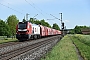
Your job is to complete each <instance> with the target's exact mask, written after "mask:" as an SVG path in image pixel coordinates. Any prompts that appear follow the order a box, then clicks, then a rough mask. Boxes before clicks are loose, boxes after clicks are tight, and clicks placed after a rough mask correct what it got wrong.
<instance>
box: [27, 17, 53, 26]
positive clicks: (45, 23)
mask: <svg viewBox="0 0 90 60" xmlns="http://www.w3.org/2000/svg"><path fill="white" fill-rule="evenodd" d="M29 22H31V23H34V24H37V25H38V24H40V25H43V26H47V27H50V28H51V26H50V24H49V23H48V22H45V20H44V19H43V20H40V21H39V20H35V19H34V18H30V20H29Z"/></svg>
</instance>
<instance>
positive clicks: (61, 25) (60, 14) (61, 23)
mask: <svg viewBox="0 0 90 60" xmlns="http://www.w3.org/2000/svg"><path fill="white" fill-rule="evenodd" d="M59 14H60V15H61V16H60V17H61V20H60V21H61V29H62V13H59Z"/></svg>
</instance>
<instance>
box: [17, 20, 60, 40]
mask: <svg viewBox="0 0 90 60" xmlns="http://www.w3.org/2000/svg"><path fill="white" fill-rule="evenodd" d="M60 34H61V31H59V30H56V29H52V28H49V27H46V26H42V25H36V24H32V23H30V22H19V23H18V24H17V26H16V38H17V39H18V40H19V41H23V40H29V39H38V38H41V37H47V36H52V35H60Z"/></svg>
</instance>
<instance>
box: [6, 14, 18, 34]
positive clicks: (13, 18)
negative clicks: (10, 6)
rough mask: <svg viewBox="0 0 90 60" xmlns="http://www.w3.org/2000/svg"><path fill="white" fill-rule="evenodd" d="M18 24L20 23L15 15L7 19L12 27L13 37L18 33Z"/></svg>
mask: <svg viewBox="0 0 90 60" xmlns="http://www.w3.org/2000/svg"><path fill="white" fill-rule="evenodd" d="M18 22H19V20H18V19H17V17H16V16H15V15H10V16H9V17H8V18H7V24H8V26H9V27H10V31H11V33H12V35H13V36H14V35H15V33H16V25H17V23H18Z"/></svg>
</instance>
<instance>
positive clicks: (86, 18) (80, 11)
mask: <svg viewBox="0 0 90 60" xmlns="http://www.w3.org/2000/svg"><path fill="white" fill-rule="evenodd" d="M26 13H28V14H29V15H28V19H29V18H32V17H34V16H35V15H37V14H38V15H37V16H35V17H34V18H37V19H38V20H42V19H44V20H45V21H46V22H48V23H49V24H50V25H51V26H52V25H53V24H54V23H57V24H58V25H59V27H60V28H61V22H60V20H59V19H60V13H62V21H63V22H64V23H65V26H66V28H67V29H73V28H74V27H75V26H76V25H78V26H84V25H85V26H90V0H0V19H2V20H4V21H6V19H7V17H8V16H10V15H16V16H17V18H18V19H19V21H22V19H23V18H24V16H26ZM50 14H52V15H53V16H55V17H56V18H58V19H56V18H55V17H53V16H51V15H50Z"/></svg>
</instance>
